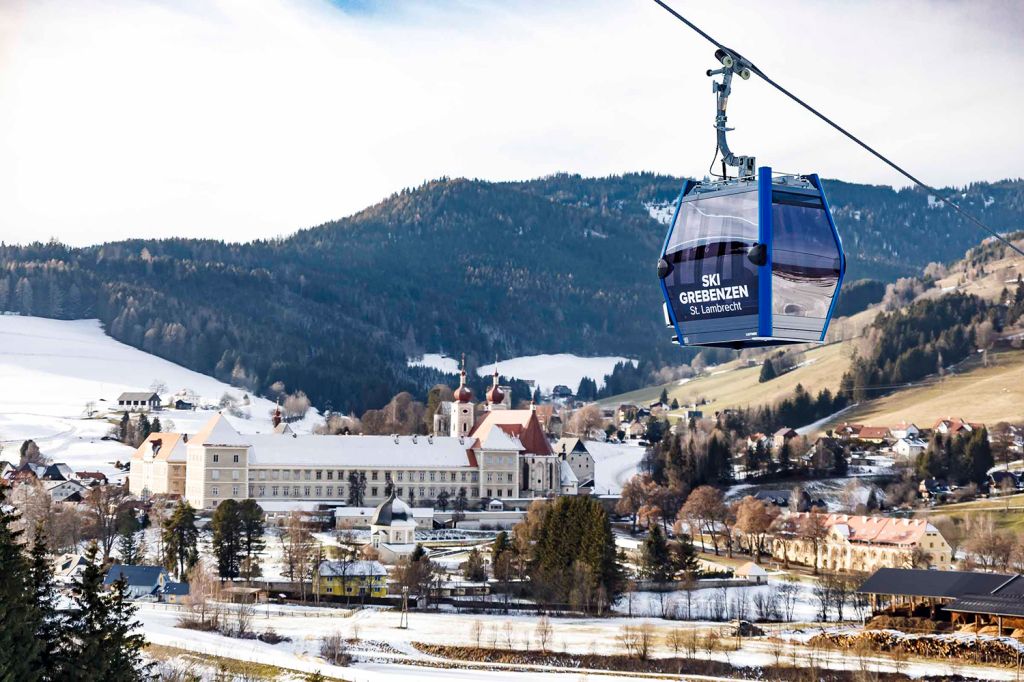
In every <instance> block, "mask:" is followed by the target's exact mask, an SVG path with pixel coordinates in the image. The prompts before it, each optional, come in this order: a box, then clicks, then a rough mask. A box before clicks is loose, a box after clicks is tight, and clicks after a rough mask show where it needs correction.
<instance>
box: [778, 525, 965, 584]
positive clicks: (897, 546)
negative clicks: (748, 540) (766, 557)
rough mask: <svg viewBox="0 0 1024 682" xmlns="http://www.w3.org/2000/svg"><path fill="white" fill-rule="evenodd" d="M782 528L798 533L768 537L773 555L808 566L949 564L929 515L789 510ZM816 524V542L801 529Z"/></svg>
mask: <svg viewBox="0 0 1024 682" xmlns="http://www.w3.org/2000/svg"><path fill="white" fill-rule="evenodd" d="M787 518H788V520H790V521H792V523H787V524H786V527H787V528H791V529H797V531H796V532H789V533H786V532H779V533H777V534H776V535H775V537H774V538H773V541H772V555H773V556H774V557H775V558H776V559H780V560H788V561H795V562H797V563H800V564H804V565H807V566H813V565H814V563H815V549H817V565H818V567H819V568H821V569H823V570H828V571H860V572H870V571H875V570H877V569H879V568H884V567H888V568H936V569H940V570H949V569H951V568H952V565H953V556H952V554H953V553H952V548H951V547H950V545H949V543H948V542H947V541H946V539H945V538H944V537H942V533H940V532H939V531H938V529H937V528H936V527H935V526H933V525H932V524H931V523H930V522H929V521H928V520H927V519H905V518H903V519H897V518H890V517H887V516H854V515H850V514H816V513H813V512H804V513H799V514H790V515H789V517H787ZM815 523H816V524H819V527H820V528H821V529H822V530H823V535H824V538H823V539H822V540H821V541H819V542H818V543H817V548H815V545H814V543H813V542H812V541H810V540H809V539H806V537H807V535H808V534H807V533H802V532H800V530H799V529H802V528H805V527H807V526H809V525H810V524H815Z"/></svg>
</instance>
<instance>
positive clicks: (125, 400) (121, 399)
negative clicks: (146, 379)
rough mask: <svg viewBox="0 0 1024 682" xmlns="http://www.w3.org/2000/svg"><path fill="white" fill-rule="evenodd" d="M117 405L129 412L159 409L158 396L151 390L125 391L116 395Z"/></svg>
mask: <svg viewBox="0 0 1024 682" xmlns="http://www.w3.org/2000/svg"><path fill="white" fill-rule="evenodd" d="M117 407H118V408H119V409H122V410H127V411H129V412H148V411H150V410H159V409H160V396H159V395H157V394H156V393H153V392H152V391H126V392H124V393H122V394H121V395H119V396H118V397H117Z"/></svg>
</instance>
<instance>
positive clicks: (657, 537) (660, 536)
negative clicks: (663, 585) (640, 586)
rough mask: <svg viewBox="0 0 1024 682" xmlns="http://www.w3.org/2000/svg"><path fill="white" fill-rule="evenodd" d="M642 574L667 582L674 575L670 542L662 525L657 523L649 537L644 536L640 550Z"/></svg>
mask: <svg viewBox="0 0 1024 682" xmlns="http://www.w3.org/2000/svg"><path fill="white" fill-rule="evenodd" d="M640 569H641V574H642V575H643V577H644V578H646V579H647V580H653V581H654V582H659V583H660V582H665V581H667V580H669V579H670V578H671V577H672V573H673V570H672V562H671V559H670V557H669V551H668V542H667V541H666V540H665V534H664V533H663V532H662V531H661V526H659V525H658V524H657V523H655V524H652V525H651V529H650V531H648V533H647V537H646V538H644V544H643V548H642V549H641V552H640Z"/></svg>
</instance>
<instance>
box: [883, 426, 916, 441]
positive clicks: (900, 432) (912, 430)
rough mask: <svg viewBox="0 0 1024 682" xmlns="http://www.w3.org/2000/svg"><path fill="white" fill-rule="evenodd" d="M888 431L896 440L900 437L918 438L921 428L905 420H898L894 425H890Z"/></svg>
mask: <svg viewBox="0 0 1024 682" xmlns="http://www.w3.org/2000/svg"><path fill="white" fill-rule="evenodd" d="M889 433H891V434H892V437H893V438H896V439H897V440H899V439H901V438H920V437H921V429H919V428H917V425H916V424H912V423H910V422H905V421H903V422H900V423H899V424H897V425H896V426H893V427H891V428H890V429H889Z"/></svg>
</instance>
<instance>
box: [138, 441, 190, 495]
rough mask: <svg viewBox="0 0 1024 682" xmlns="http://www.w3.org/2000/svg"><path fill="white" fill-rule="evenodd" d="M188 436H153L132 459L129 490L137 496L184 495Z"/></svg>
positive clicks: (140, 447)
mask: <svg viewBox="0 0 1024 682" xmlns="http://www.w3.org/2000/svg"><path fill="white" fill-rule="evenodd" d="M187 443H188V435H187V434H181V433H151V434H149V436H148V437H147V438H146V440H144V441H143V442H142V443H141V444H140V445H139V447H137V448H136V449H135V452H133V453H132V456H131V459H130V460H129V466H130V470H129V474H128V491H129V492H130V493H132V494H133V495H139V496H141V497H148V496H150V495H184V494H185V465H186V463H187V456H186V445H187Z"/></svg>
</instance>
